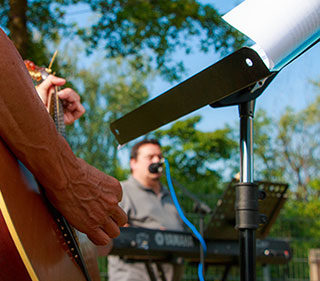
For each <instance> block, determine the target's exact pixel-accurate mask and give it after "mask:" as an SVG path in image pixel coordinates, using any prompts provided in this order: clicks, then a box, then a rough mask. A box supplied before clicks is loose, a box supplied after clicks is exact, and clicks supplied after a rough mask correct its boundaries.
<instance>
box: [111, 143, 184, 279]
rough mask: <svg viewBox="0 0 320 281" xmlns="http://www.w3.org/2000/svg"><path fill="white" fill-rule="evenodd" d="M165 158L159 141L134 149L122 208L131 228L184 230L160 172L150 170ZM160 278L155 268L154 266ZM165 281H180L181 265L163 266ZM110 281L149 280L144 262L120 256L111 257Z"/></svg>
mask: <svg viewBox="0 0 320 281" xmlns="http://www.w3.org/2000/svg"><path fill="white" fill-rule="evenodd" d="M162 159H163V156H162V153H161V147H160V144H159V142H158V141H157V140H143V141H141V142H138V143H137V144H135V145H134V146H133V148H132V150H131V155H130V168H131V176H130V177H129V179H128V180H126V181H124V182H122V183H121V185H122V188H123V197H122V201H121V202H120V206H121V207H122V208H123V210H124V211H125V212H126V213H127V215H128V225H127V226H135V227H145V228H152V229H161V230H178V231H182V230H183V222H182V220H181V219H180V217H179V215H178V212H177V210H176V208H175V206H174V204H173V202H172V199H171V196H170V193H169V192H168V191H167V189H165V188H164V187H163V186H162V185H161V183H160V178H161V175H162V173H161V171H157V170H156V171H155V172H153V173H151V172H150V171H149V167H150V165H151V164H153V163H160V162H161V161H162ZM152 267H153V268H154V269H155V270H154V272H155V274H156V275H157V280H161V279H160V276H159V274H157V273H158V272H157V270H156V266H155V265H152ZM162 268H163V271H164V273H165V277H166V280H168V281H171V280H175V281H176V280H180V279H181V277H182V275H183V269H182V265H177V264H168V263H166V264H162ZM108 276H109V281H144V280H150V277H149V275H148V272H147V269H146V266H145V264H144V263H138V262H137V263H127V262H126V261H124V260H123V259H121V258H119V257H117V256H109V258H108Z"/></svg>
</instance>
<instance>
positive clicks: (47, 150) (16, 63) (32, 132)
mask: <svg viewBox="0 0 320 281" xmlns="http://www.w3.org/2000/svg"><path fill="white" fill-rule="evenodd" d="M0 62H1V63H0V136H1V138H2V139H3V140H4V141H5V142H6V144H7V145H8V146H9V148H10V149H11V150H12V152H13V153H14V154H15V155H16V156H17V157H18V158H19V160H21V161H22V162H23V163H24V164H25V165H26V166H27V167H28V168H29V169H30V170H31V171H32V173H33V174H34V175H35V176H36V177H37V179H38V180H39V181H40V183H42V184H44V183H46V184H47V185H50V186H48V187H51V185H54V186H55V187H56V188H59V187H60V188H61V187H62V186H66V182H64V181H65V180H66V178H65V177H64V174H63V170H64V169H66V167H64V166H65V165H70V164H72V163H74V165H76V163H77V160H76V157H75V156H74V154H73V153H72V151H71V149H70V147H69V145H68V144H67V143H66V142H65V140H64V139H63V138H62V137H61V136H60V135H58V134H57V132H56V129H55V125H54V123H53V121H52V119H51V118H50V116H49V115H48V113H47V111H46V108H45V106H44V105H43V103H42V102H41V100H40V98H39V97H38V95H37V93H36V91H35V88H34V86H33V83H32V81H31V78H30V77H29V74H28V72H27V71H26V69H25V66H24V64H23V61H22V59H21V58H20V55H19V54H18V53H17V51H16V49H15V48H14V46H13V44H12V43H11V41H9V39H7V37H6V36H5V35H4V34H3V32H2V31H1V41H0ZM44 167H45V168H44ZM67 170H71V169H67ZM58 183H60V184H58Z"/></svg>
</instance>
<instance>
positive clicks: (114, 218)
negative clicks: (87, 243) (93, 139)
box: [47, 158, 127, 245]
mask: <svg viewBox="0 0 320 281" xmlns="http://www.w3.org/2000/svg"><path fill="white" fill-rule="evenodd" d="M77 160H78V161H79V162H78V163H73V165H74V166H78V165H79V164H80V165H79V166H78V168H77V169H76V170H77V171H78V172H79V173H77V174H74V175H71V179H70V180H69V181H68V183H67V184H66V188H63V189H57V188H54V189H51V188H49V190H48V189H47V194H48V197H49V199H50V201H51V202H52V203H53V205H54V206H55V207H56V208H57V209H58V210H59V211H60V212H61V213H62V214H63V216H64V217H65V218H66V219H67V220H68V221H69V223H70V224H71V225H73V226H74V227H75V228H77V229H78V230H79V231H81V232H83V233H86V234H87V236H88V238H89V239H90V240H91V241H92V242H93V243H95V244H97V245H107V244H108V243H110V241H111V238H115V237H117V236H118V235H119V234H120V229H119V226H123V225H124V224H125V223H126V222H127V216H126V214H125V212H124V211H123V210H122V209H121V208H120V207H119V205H118V203H119V202H120V201H121V198H122V189H121V185H120V183H119V182H118V180H116V179H115V178H113V177H111V176H108V175H106V174H104V173H102V172H101V171H99V170H98V169H96V168H94V167H92V166H90V165H88V164H87V163H86V162H85V161H83V160H82V159H79V158H77Z"/></svg>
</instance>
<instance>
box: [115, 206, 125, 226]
mask: <svg viewBox="0 0 320 281" xmlns="http://www.w3.org/2000/svg"><path fill="white" fill-rule="evenodd" d="M111 218H112V220H113V221H115V222H116V223H117V225H119V226H124V225H125V224H126V223H127V222H128V217H127V214H126V213H125V212H124V211H123V210H122V209H121V208H120V207H119V206H118V207H117V209H116V210H115V211H114V213H113V214H112V215H111Z"/></svg>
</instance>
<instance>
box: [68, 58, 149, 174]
mask: <svg viewBox="0 0 320 281" xmlns="http://www.w3.org/2000/svg"><path fill="white" fill-rule="evenodd" d="M124 65H125V66H124ZM77 72H78V71H77ZM106 73H108V74H107V75H106ZM145 79H146V77H145V76H144V75H143V74H141V73H138V72H135V71H134V70H133V69H131V68H130V67H129V66H128V65H127V63H125V62H124V61H122V60H110V61H109V67H108V68H107V69H105V68H103V67H102V66H101V65H99V64H96V65H95V66H94V67H92V68H91V69H83V70H80V71H79V74H78V75H77V78H75V79H74V80H73V83H74V85H77V88H78V92H79V93H80V95H81V99H82V102H83V104H84V106H85V108H86V113H85V114H84V116H83V117H82V118H80V120H79V122H76V123H75V126H74V127H71V128H70V129H69V131H68V134H69V138H68V140H69V142H70V143H71V146H72V148H73V151H74V152H75V153H76V154H77V155H78V156H79V157H81V158H83V159H85V160H86V161H87V162H88V163H90V164H92V165H94V166H95V167H97V168H99V169H100V170H102V171H105V172H107V173H109V174H111V175H113V176H116V177H117V178H119V179H122V178H124V177H125V175H126V173H125V171H123V170H122V169H121V167H120V163H119V160H118V157H117V152H118V149H117V146H118V144H117V142H116V140H115V138H114V136H113V135H112V133H111V131H110V128H109V125H110V122H111V121H113V120H114V119H116V118H118V117H120V116H121V115H123V114H125V113H127V112H128V111H131V110H133V109H134V108H136V107H138V106H139V105H140V104H141V103H142V102H144V101H145V100H146V99H147V98H148V90H147V88H146V86H145V84H144V83H145Z"/></svg>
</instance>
